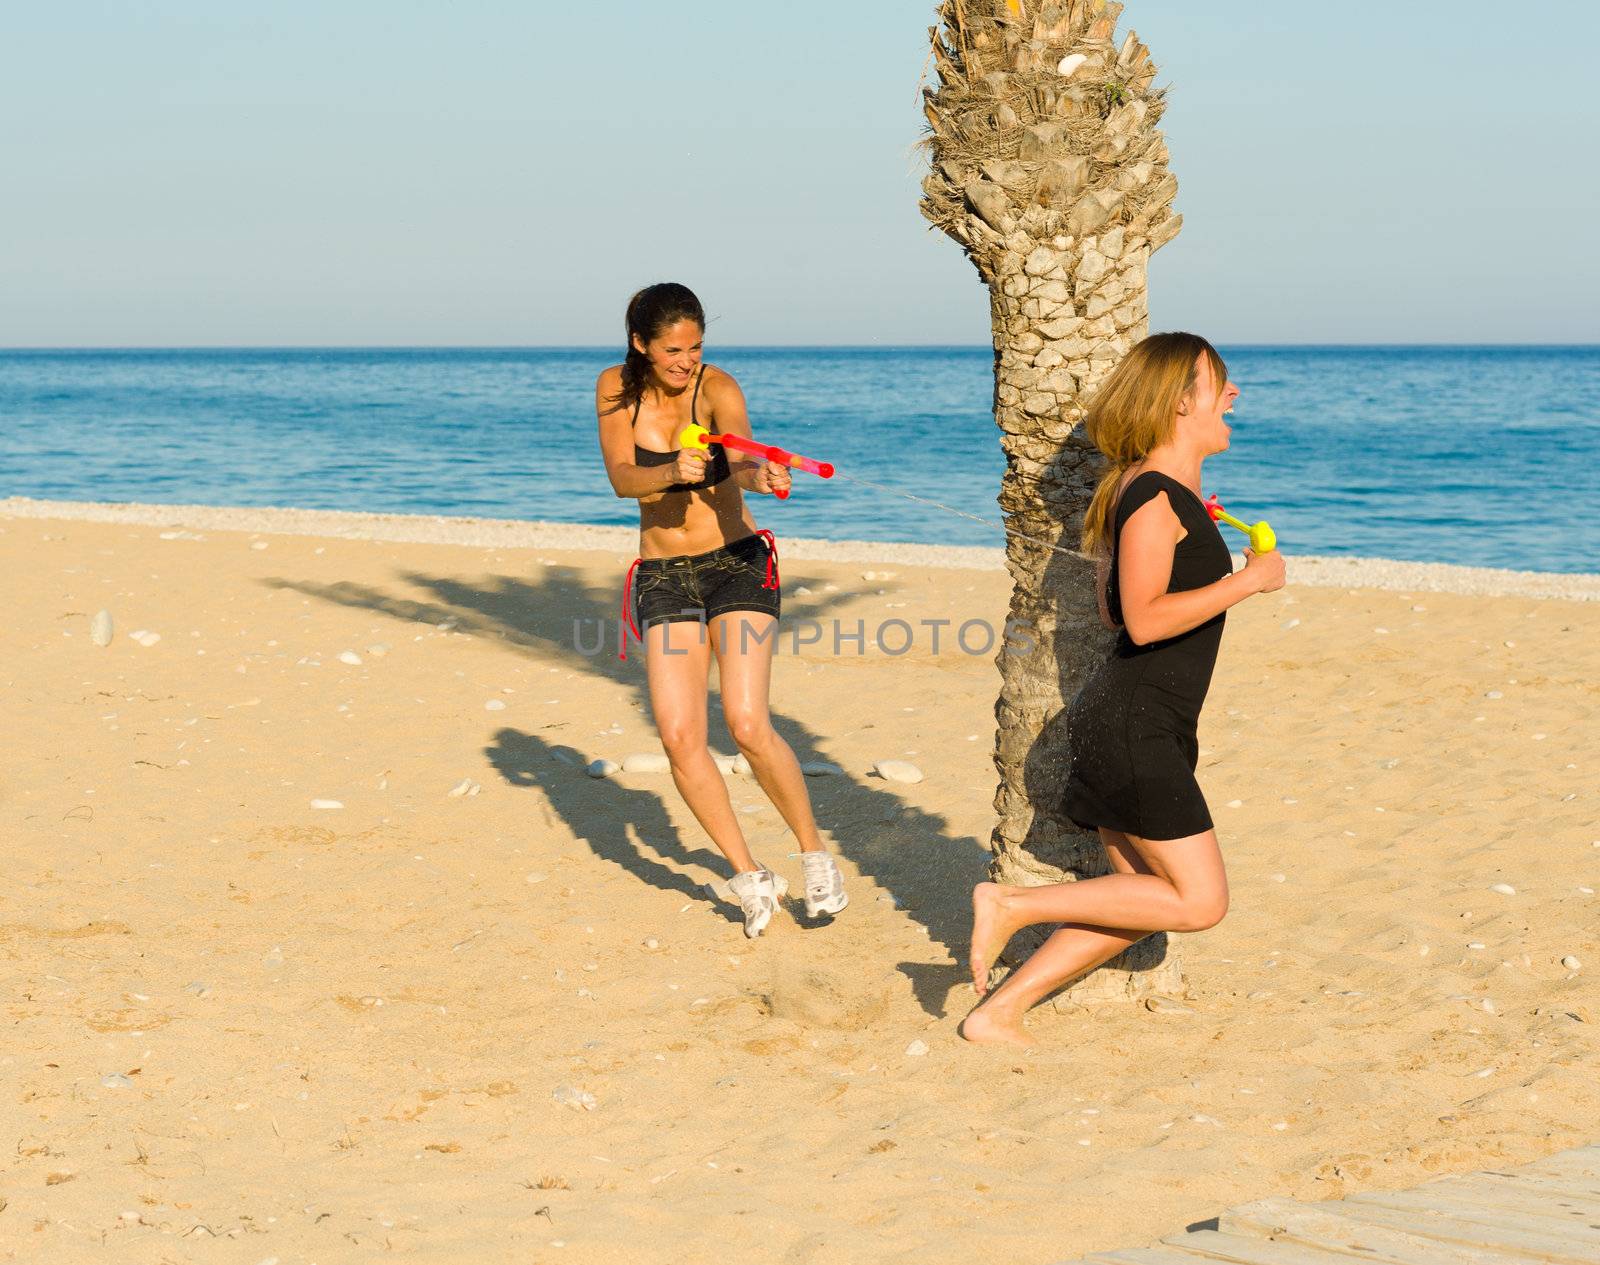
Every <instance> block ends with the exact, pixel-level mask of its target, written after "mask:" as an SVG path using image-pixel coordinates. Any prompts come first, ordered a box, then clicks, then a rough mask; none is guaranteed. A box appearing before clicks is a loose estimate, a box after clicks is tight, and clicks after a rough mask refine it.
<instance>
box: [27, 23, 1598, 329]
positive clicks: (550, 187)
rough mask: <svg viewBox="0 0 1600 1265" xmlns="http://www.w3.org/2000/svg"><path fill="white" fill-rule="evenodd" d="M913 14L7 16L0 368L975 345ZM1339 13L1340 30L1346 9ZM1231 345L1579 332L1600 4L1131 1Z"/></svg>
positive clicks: (1594, 272)
mask: <svg viewBox="0 0 1600 1265" xmlns="http://www.w3.org/2000/svg"><path fill="white" fill-rule="evenodd" d="M933 12H934V5H933V3H932V0H857V2H856V3H849V4H846V3H835V4H832V5H828V4H823V5H816V6H809V7H796V6H794V5H787V4H785V5H779V4H774V3H760V2H758V0H745V2H743V3H734V2H733V0H701V2H699V3H689V4H668V3H661V2H660V0H650V2H643V0H630V2H625V3H609V4H608V3H605V2H604V0H583V2H579V0H565V2H563V3H559V4H557V3H552V2H551V0H534V3H532V4H529V3H527V2H526V0H521V2H514V0H503V2H501V3H488V2H486V0H457V2H456V3H452V4H442V3H432V4H419V3H415V2H411V0H388V2H386V3H381V4H380V3H376V2H367V0H363V2H355V0H325V2H323V3H318V4H310V3H302V2H300V0H282V2H280V3H277V4H274V5H270V6H265V5H262V6H244V5H219V4H216V3H214V2H212V3H204V4H202V3H198V2H183V3H179V2H176V0H173V2H167V3H163V2H161V0H146V2H142V3H127V2H126V0H114V2H107V0H101V2H100V3H66V4H56V5H43V4H40V5H31V6H23V5H19V4H12V5H7V6H6V8H5V17H4V19H3V21H0V158H3V162H4V191H3V199H0V224H3V225H4V232H3V233H0V345H5V346H39V345H55V346H62V345H68V346H73V345H85V346H92V345H145V346H149V345H211V344H302V345H303V344H394V343H401V344H405V343H428V344H432V343H444V344H472V343H493V344H595V343H601V344H604V343H611V342H618V343H620V333H619V329H620V325H621V311H622V306H623V303H624V301H625V300H626V298H627V295H628V294H629V293H630V292H631V291H632V290H633V289H634V288H636V287H637V286H638V285H640V284H643V283H646V282H649V281H653V280H661V279H675V280H681V281H684V282H686V283H688V284H689V285H692V286H693V287H694V288H695V289H696V290H698V291H699V292H700V294H701V296H702V298H703V299H704V300H705V301H706V304H707V307H708V309H709V310H710V311H711V312H712V313H713V315H714V318H715V320H714V324H713V328H712V331H711V334H712V339H713V341H723V342H727V343H741V344H751V343H868V342H885V343H984V342H986V341H987V339H988V312H987V304H986V299H985V294H984V292H983V290H982V288H981V286H980V285H979V283H978V281H977V279H976V274H975V273H974V272H973V271H972V269H971V266H970V265H969V264H968V263H967V262H966V260H965V259H964V258H963V257H962V255H961V253H960V251H959V250H958V249H957V248H956V246H955V244H954V243H952V242H950V241H949V240H947V239H945V238H943V237H942V236H938V235H935V234H932V233H929V232H928V231H927V230H926V227H925V225H924V223H923V221H922V219H921V217H920V216H919V214H918V212H917V181H918V179H919V177H920V170H919V160H918V158H917V156H916V154H915V153H914V151H913V146H914V143H915V142H916V140H917V139H918V137H919V135H920V133H921V122H922V115H921V111H920V108H919V99H918V82H919V78H920V76H921V74H922V70H923V65H924V61H925V58H926V55H927V27H928V25H929V23H930V22H931V21H932V16H933ZM1342 14H1348V17H1342V16H1341V15H1342ZM1124 24H1125V25H1129V24H1131V25H1132V26H1133V27H1134V28H1135V29H1137V30H1138V31H1139V32H1140V34H1141V35H1142V36H1143V37H1144V38H1145V39H1146V41H1147V42H1148V43H1149V44H1150V45H1151V47H1152V49H1153V50H1154V53H1155V56H1156V60H1157V62H1158V64H1159V65H1160V66H1161V68H1162V75H1161V82H1164V83H1166V84H1168V85H1170V86H1171V88H1172V104H1171V108H1170V110H1169V113H1168V115H1167V124H1166V126H1167V133H1168V137H1169V141H1170V144H1171V148H1172V154H1173V165H1174V169H1175V170H1176V172H1177V174H1178V177H1179V179H1180V181H1181V185H1182V188H1181V191H1180V194H1179V208H1180V209H1181V210H1182V211H1183V212H1184V214H1185V218H1186V228H1185V230H1184V233H1183V235H1182V236H1181V237H1179V239H1178V240H1177V241H1176V242H1175V243H1174V244H1172V245H1171V246H1168V247H1167V248H1166V249H1165V250H1163V251H1162V252H1161V253H1160V255H1158V256H1157V258H1156V261H1155V265H1154V268H1153V276H1152V289H1153V295H1152V303H1153V312H1154V322H1155V324H1156V325H1157V326H1158V327H1162V328H1171V327H1180V326H1182V327H1190V328H1194V329H1197V330H1200V331H1203V332H1206V333H1208V334H1210V335H1211V336H1212V337H1214V338H1216V339H1218V340H1220V341H1224V342H1230V343H1239V342H1245V341H1264V342H1460V341H1469V342H1530V341H1556V342H1600V301H1597V299H1596V289H1597V283H1600V235H1597V233H1596V232H1595V222H1596V220H1597V219H1600V163H1597V162H1596V161H1595V160H1594V154H1595V152H1596V148H1597V140H1596V138H1597V135H1600V128H1597V126H1596V124H1597V122H1600V109H1597V107H1596V103H1595V98H1594V96H1593V94H1592V92H1591V90H1586V89H1584V88H1583V87H1582V84H1583V83H1584V82H1585V81H1591V80H1592V71H1593V67H1592V64H1591V63H1592V62H1593V60H1594V58H1595V54H1596V49H1597V46H1600V5H1595V4H1592V3H1579V2H1577V0H1568V2H1557V3H1549V4H1543V5H1537V6H1535V5H1526V6H1523V7H1522V8H1520V9H1518V8H1515V7H1513V8H1508V7H1507V6H1506V5H1504V4H1503V3H1489V2H1488V0H1458V2H1455V3H1450V2H1446V0H1414V2H1410V3H1401V4H1396V5H1393V6H1389V7H1388V8H1387V9H1386V10H1384V9H1381V8H1379V7H1372V8H1360V7H1357V8H1353V9H1351V8H1346V9H1344V10H1341V9H1339V8H1337V7H1335V6H1328V5H1311V4H1299V3H1286V2H1285V0H1257V2H1255V3H1237V4H1233V5H1228V6H1222V5H1205V4H1199V3H1196V0H1131V3H1129V5H1128V9H1127V12H1126V14H1125V15H1124Z"/></svg>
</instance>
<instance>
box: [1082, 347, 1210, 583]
mask: <svg viewBox="0 0 1600 1265" xmlns="http://www.w3.org/2000/svg"><path fill="white" fill-rule="evenodd" d="M1201 356H1205V357H1206V359H1207V360H1209V361H1210V362H1211V374H1212V377H1213V379H1214V380H1215V382H1216V384H1217V388H1218V389H1219V390H1220V389H1221V388H1222V385H1223V384H1224V383H1225V382H1227V380H1228V366H1227V365H1225V364H1223V362H1222V357H1221V356H1219V355H1218V354H1217V349H1216V348H1215V347H1213V346H1212V345H1211V344H1210V343H1208V342H1207V341H1206V340H1205V339H1203V338H1201V337H1200V336H1199V335H1198V334H1152V335H1151V336H1150V337H1149V338H1146V339H1145V340H1144V341H1143V342H1141V343H1138V344H1136V345H1135V346H1134V348H1133V349H1132V350H1131V351H1129V352H1128V354H1127V355H1126V356H1124V357H1123V358H1122V363H1121V364H1119V365H1118V366H1117V367H1116V368H1115V369H1113V370H1112V371H1111V374H1110V376H1109V377H1107V378H1106V380H1105V382H1103V383H1102V384H1101V386H1100V389H1099V390H1098V391H1096V392H1095V394H1094V398H1093V399H1092V400H1091V401H1090V403H1089V411H1088V413H1087V415H1086V416H1085V417H1084V421H1083V430H1084V433H1085V434H1086V435H1088V436H1089V438H1090V440H1091V441H1092V442H1093V443H1094V446H1095V447H1096V448H1098V449H1099V450H1100V451H1101V453H1103V454H1104V455H1105V458H1106V460H1107V461H1108V462H1109V463H1110V464H1109V465H1108V466H1107V467H1106V472H1105V474H1103V475H1102V476H1101V477H1100V484H1099V486H1098V487H1096V488H1095V490H1094V497H1093V498H1092V499H1091V500H1090V502H1089V510H1088V512H1087V513H1086V514H1085V515H1084V516H1083V551H1084V552H1085V553H1102V552H1109V551H1110V548H1109V546H1110V537H1111V514H1112V511H1113V509H1114V508H1115V506H1116V500H1117V486H1118V484H1120V483H1121V482H1122V476H1123V475H1124V474H1126V473H1127V472H1128V467H1129V466H1131V465H1133V464H1134V462H1136V461H1141V460H1143V459H1144V458H1145V457H1147V456H1149V455H1150V453H1151V451H1152V450H1153V449H1155V448H1159V447H1160V446H1161V445H1162V444H1164V443H1166V442H1167V440H1169V439H1171V438H1172V430H1173V426H1174V424H1175V419H1176V417H1177V413H1178V407H1179V405H1181V404H1182V403H1183V401H1184V398H1185V397H1186V396H1188V395H1189V394H1190V392H1192V391H1193V390H1194V387H1195V380H1196V377H1197V376H1198V375H1197V374H1196V371H1195V370H1196V365H1197V363H1198V361H1199V359H1200V357H1201Z"/></svg>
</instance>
